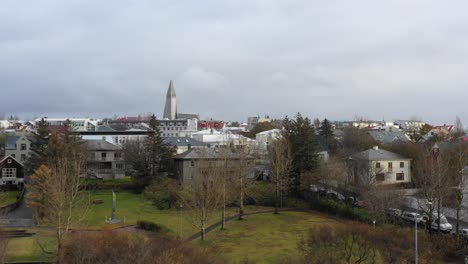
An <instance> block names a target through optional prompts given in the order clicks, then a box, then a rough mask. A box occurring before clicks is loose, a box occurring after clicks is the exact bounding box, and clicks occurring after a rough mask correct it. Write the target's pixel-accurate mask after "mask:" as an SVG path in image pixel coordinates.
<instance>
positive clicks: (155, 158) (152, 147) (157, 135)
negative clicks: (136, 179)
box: [145, 114, 163, 178]
mask: <svg viewBox="0 0 468 264" xmlns="http://www.w3.org/2000/svg"><path fill="white" fill-rule="evenodd" d="M149 127H150V131H149V133H148V136H147V137H146V139H145V150H146V153H147V156H146V157H147V161H148V166H149V170H148V172H149V176H151V178H155V177H156V175H157V172H158V171H159V169H160V166H161V164H160V162H161V159H162V151H161V147H162V145H163V139H162V137H161V131H160V130H159V128H158V125H157V123H156V116H155V115H154V114H153V115H152V116H151V119H150V121H149Z"/></svg>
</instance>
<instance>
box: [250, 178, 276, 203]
mask: <svg viewBox="0 0 468 264" xmlns="http://www.w3.org/2000/svg"><path fill="white" fill-rule="evenodd" d="M251 193H252V197H251V198H252V199H253V202H254V203H255V204H256V205H263V206H275V186H274V185H273V184H271V183H267V182H256V183H255V185H254V186H252V189H251Z"/></svg>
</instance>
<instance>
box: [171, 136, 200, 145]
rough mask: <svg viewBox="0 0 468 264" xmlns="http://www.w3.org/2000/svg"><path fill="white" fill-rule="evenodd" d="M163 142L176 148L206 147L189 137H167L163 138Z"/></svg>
mask: <svg viewBox="0 0 468 264" xmlns="http://www.w3.org/2000/svg"><path fill="white" fill-rule="evenodd" d="M164 142H165V143H167V144H169V145H171V146H177V147H179V146H184V147H185V146H188V145H189V144H190V146H192V147H202V146H205V145H206V144H205V143H203V142H201V141H198V140H195V139H193V138H189V137H167V138H164Z"/></svg>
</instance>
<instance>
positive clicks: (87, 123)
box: [34, 117, 99, 131]
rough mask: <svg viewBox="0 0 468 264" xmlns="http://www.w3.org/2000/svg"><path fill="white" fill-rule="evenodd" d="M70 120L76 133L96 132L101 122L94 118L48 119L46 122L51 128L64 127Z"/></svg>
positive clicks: (45, 118)
mask: <svg viewBox="0 0 468 264" xmlns="http://www.w3.org/2000/svg"><path fill="white" fill-rule="evenodd" d="M41 119H42V118H37V119H36V120H34V122H35V124H37V123H38V122H39V121H41ZM67 119H68V120H70V121H71V124H72V126H73V129H74V130H75V131H96V129H97V127H98V122H99V120H96V119H92V118H47V117H44V120H45V121H46V122H47V124H48V125H49V126H63V125H64V123H65V121H66V120H67Z"/></svg>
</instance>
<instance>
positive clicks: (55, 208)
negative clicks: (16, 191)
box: [26, 135, 89, 254]
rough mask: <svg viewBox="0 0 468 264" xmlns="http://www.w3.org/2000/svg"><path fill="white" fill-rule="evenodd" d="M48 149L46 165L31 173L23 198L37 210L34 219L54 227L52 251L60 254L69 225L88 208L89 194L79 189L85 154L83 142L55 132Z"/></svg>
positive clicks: (76, 220)
mask: <svg viewBox="0 0 468 264" xmlns="http://www.w3.org/2000/svg"><path fill="white" fill-rule="evenodd" d="M48 149H49V150H50V153H51V154H50V156H49V159H48V162H47V164H48V166H46V165H41V166H40V167H39V169H37V170H36V171H35V173H34V174H33V175H32V176H31V178H30V183H29V184H27V188H28V194H27V197H26V198H27V203H28V205H29V206H30V207H31V208H32V209H33V210H34V211H40V212H41V214H40V215H39V216H40V217H41V218H40V219H37V221H38V222H39V223H41V224H44V225H49V226H51V227H54V228H55V239H56V241H57V252H56V253H57V254H60V252H61V249H62V246H63V243H64V240H65V239H66V236H67V234H68V233H69V231H70V228H71V227H72V226H74V225H77V224H78V223H79V222H80V221H82V220H83V218H84V217H85V215H86V211H87V210H88V209H89V207H88V206H87V205H89V197H86V195H84V194H82V191H81V188H80V187H81V179H80V176H83V175H84V173H85V164H86V160H87V155H86V152H85V150H84V149H83V145H81V144H79V143H78V142H75V141H70V139H68V140H66V139H64V138H63V137H61V136H57V135H55V136H52V137H51V139H50V141H49V147H48ZM36 215H38V214H36Z"/></svg>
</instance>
